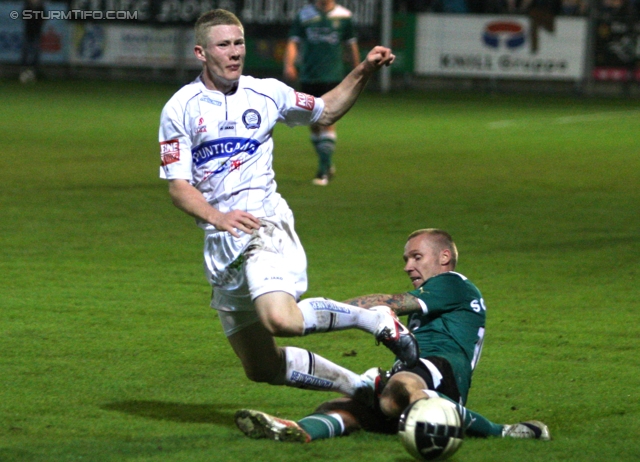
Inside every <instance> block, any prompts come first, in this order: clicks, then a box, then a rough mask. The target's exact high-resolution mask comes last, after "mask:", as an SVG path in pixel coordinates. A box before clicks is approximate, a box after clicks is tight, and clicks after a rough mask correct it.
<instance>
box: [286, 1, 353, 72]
mask: <svg viewBox="0 0 640 462" xmlns="http://www.w3.org/2000/svg"><path fill="white" fill-rule="evenodd" d="M351 16H352V13H351V11H349V10H348V9H346V8H345V7H343V6H340V5H336V6H335V8H333V9H332V10H331V11H329V12H327V13H325V12H323V11H320V10H318V9H317V8H316V7H315V5H313V4H309V5H307V6H305V7H304V8H302V9H301V10H300V11H299V12H298V14H297V15H296V18H295V20H294V22H293V25H292V26H291V31H290V32H289V38H290V39H293V40H296V41H297V42H298V44H299V46H300V48H301V58H302V59H301V61H300V63H301V65H300V70H299V72H300V82H304V83H328V82H340V81H341V80H342V79H343V78H344V76H345V67H344V61H343V44H344V43H345V42H349V41H352V40H356V36H355V32H354V28H353V23H352V21H351Z"/></svg>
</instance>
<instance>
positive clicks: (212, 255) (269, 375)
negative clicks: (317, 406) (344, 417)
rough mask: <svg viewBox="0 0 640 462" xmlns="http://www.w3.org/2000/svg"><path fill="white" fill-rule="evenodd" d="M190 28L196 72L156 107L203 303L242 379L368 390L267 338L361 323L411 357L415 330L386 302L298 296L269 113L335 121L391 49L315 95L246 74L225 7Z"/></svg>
mask: <svg viewBox="0 0 640 462" xmlns="http://www.w3.org/2000/svg"><path fill="white" fill-rule="evenodd" d="M195 34H196V45H195V48H194V52H195V56H196V58H197V59H198V60H199V61H201V62H202V73H201V74H200V76H199V77H198V78H197V79H196V80H195V81H194V82H192V83H190V84H188V85H185V86H184V87H182V88H181V89H180V90H179V91H178V92H177V93H176V94H175V95H174V96H173V97H172V98H171V99H170V100H169V102H168V103H167V104H166V105H165V107H164V109H163V111H162V115H161V121H160V133H159V140H160V150H161V168H160V177H161V178H164V179H166V180H168V183H169V194H170V196H171V199H172V201H173V204H174V205H175V206H176V207H178V208H179V209H180V210H182V211H183V212H185V213H187V214H189V215H191V216H193V217H195V218H196V222H197V224H198V225H199V226H200V227H201V228H202V229H203V230H204V235H205V239H204V266H205V273H206V276H207V279H208V280H209V282H210V283H211V285H212V287H213V296H212V300H211V306H212V307H213V308H215V309H216V310H218V314H219V317H220V320H221V322H222V326H223V329H224V332H225V334H226V336H227V338H228V340H229V343H230V344H231V346H232V348H233V350H234V351H235V353H236V355H237V356H238V358H239V359H240V361H241V363H242V366H243V367H244V371H245V373H246V375H247V377H248V378H249V379H250V380H253V381H256V382H266V383H269V384H273V385H288V386H293V387H299V388H308V389H316V390H332V391H337V392H341V393H343V394H346V395H349V396H354V395H356V396H365V397H366V396H367V392H366V390H370V389H371V386H372V384H371V379H370V378H369V377H368V376H366V375H363V376H360V375H359V374H355V373H354V372H351V371H349V370H347V369H345V368H343V367H341V366H338V365H337V364H334V363H332V362H330V361H328V360H326V359H324V358H322V357H321V356H319V355H316V354H314V353H311V352H309V351H307V350H305V349H302V348H296V347H284V348H280V347H278V346H277V345H276V343H275V340H274V337H291V336H301V335H306V334H310V333H313V332H326V331H330V330H341V329H348V328H358V329H361V330H364V331H367V332H370V333H372V334H373V335H374V336H375V337H376V339H377V340H378V341H380V342H382V343H383V344H384V345H385V346H387V347H388V348H389V349H390V350H391V351H392V352H394V353H395V354H396V356H398V358H399V359H400V360H402V361H404V362H405V363H407V364H415V363H416V362H417V361H418V358H419V351H418V346H417V342H416V340H415V338H414V337H413V335H412V334H411V333H410V332H409V331H408V330H407V329H406V328H405V327H404V326H403V325H402V324H400V322H399V321H398V319H397V317H396V316H395V314H393V312H392V311H391V310H389V309H388V308H387V307H375V308H372V309H369V310H367V309H364V308H357V307H353V306H351V305H347V304H343V303H339V302H335V301H332V300H327V299H318V298H316V299H306V300H303V301H300V302H298V300H299V299H300V296H301V295H302V294H303V293H304V292H305V291H306V289H307V275H306V257H305V253H304V250H303V248H302V245H301V244H300V240H299V239H298V236H297V234H296V232H295V230H294V220H293V214H292V212H291V210H290V209H289V206H288V205H287V203H286V201H285V200H284V199H283V198H282V197H281V196H280V194H278V193H277V192H276V183H275V181H274V172H273V168H272V160H273V139H272V137H271V135H272V131H273V128H274V126H275V124H276V123H277V122H284V123H286V124H287V125H290V126H295V125H303V124H305V125H309V124H312V123H319V124H325V125H330V124H333V123H335V122H336V121H337V120H338V119H340V118H341V117H342V116H343V115H344V114H345V113H346V112H347V111H348V110H349V109H350V108H351V106H352V105H353V104H354V103H355V101H356V99H357V97H358V95H359V94H360V92H361V91H362V89H363V88H364V86H365V85H366V83H367V81H368V79H369V77H370V76H371V75H372V74H373V73H374V72H376V71H377V70H378V69H379V68H380V67H382V66H384V65H389V64H391V63H392V62H393V60H394V58H395V56H394V55H393V54H392V53H391V50H389V49H388V48H385V47H380V46H377V47H374V48H373V49H372V50H371V51H370V52H369V54H368V55H367V57H366V59H365V60H364V61H363V62H362V63H360V64H359V65H358V66H357V67H356V68H355V69H354V70H353V71H352V72H351V73H350V74H349V75H348V76H347V77H345V79H344V80H343V81H342V82H341V83H340V84H339V85H338V86H337V87H336V88H335V89H333V90H332V91H330V92H329V93H327V94H325V95H323V96H322V98H314V97H313V96H310V95H306V94H303V93H298V92H296V91H294V90H293V89H292V88H290V87H289V86H287V85H285V84H284V83H282V82H279V81H277V80H275V79H256V78H253V77H249V76H243V75H242V70H243V65H244V58H245V54H246V50H245V39H244V29H243V26H242V24H241V22H240V21H239V19H238V18H237V17H236V16H235V15H234V14H233V13H231V12H229V11H226V10H221V9H218V10H212V11H210V12H207V13H204V14H203V15H202V16H201V17H200V18H199V19H198V21H197V22H196V25H195ZM363 390H365V391H364V392H363Z"/></svg>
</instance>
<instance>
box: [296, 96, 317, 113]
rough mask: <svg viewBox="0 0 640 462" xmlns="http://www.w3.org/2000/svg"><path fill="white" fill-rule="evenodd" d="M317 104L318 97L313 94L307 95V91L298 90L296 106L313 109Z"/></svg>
mask: <svg viewBox="0 0 640 462" xmlns="http://www.w3.org/2000/svg"><path fill="white" fill-rule="evenodd" d="M315 105H316V99H315V98H314V97H313V96H311V95H307V94H306V93H299V92H296V106H298V107H301V108H302V109H307V110H309V111H313V108H314V107H315Z"/></svg>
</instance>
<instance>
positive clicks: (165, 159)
mask: <svg viewBox="0 0 640 462" xmlns="http://www.w3.org/2000/svg"><path fill="white" fill-rule="evenodd" d="M160 160H161V165H162V166H163V167H164V166H165V165H169V164H173V163H174V162H178V161H179V160H180V141H178V140H168V141H161V142H160Z"/></svg>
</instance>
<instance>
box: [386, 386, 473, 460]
mask: <svg viewBox="0 0 640 462" xmlns="http://www.w3.org/2000/svg"><path fill="white" fill-rule="evenodd" d="M398 434H399V435H400V440H401V441H402V444H403V446H404V447H405V449H406V450H407V451H408V452H409V454H411V455H412V456H413V457H415V458H416V459H418V460H445V459H448V458H449V457H451V456H452V455H453V454H454V453H455V452H456V451H457V450H458V449H460V446H461V445H462V438H463V436H464V428H463V421H462V418H461V416H460V412H459V411H458V408H457V406H456V405H455V404H453V403H452V402H451V401H447V400H446V399H444V398H423V399H419V400H417V401H414V402H413V403H412V404H411V405H409V407H407V408H406V409H405V410H404V412H403V413H402V415H401V416H400V422H399V424H398Z"/></svg>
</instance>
